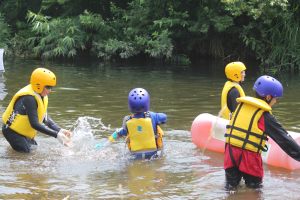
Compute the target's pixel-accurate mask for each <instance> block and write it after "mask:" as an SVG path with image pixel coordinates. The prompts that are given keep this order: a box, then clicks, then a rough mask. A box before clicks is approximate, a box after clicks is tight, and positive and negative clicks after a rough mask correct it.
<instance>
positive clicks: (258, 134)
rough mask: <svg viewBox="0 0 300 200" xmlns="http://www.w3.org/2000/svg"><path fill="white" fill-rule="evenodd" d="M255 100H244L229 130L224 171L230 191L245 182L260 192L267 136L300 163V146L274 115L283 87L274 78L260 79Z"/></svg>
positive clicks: (240, 102) (227, 132)
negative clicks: (272, 111) (274, 108)
mask: <svg viewBox="0 0 300 200" xmlns="http://www.w3.org/2000/svg"><path fill="white" fill-rule="evenodd" d="M253 90H254V91H255V93H256V98H254V97H249V96H245V97H240V98H238V99H237V101H238V102H239V104H238V106H237V108H236V110H235V111H234V113H233V116H232V118H231V120H230V122H229V125H228V126H227V127H226V133H225V138H226V144H225V154H224V169H225V176H226V188H228V189H232V188H235V187H236V186H237V185H238V184H239V183H240V181H241V179H242V178H243V179H244V180H245V184H246V186H248V187H250V188H259V187H261V185H262V180H263V176H264V171H263V162H262V157H261V152H262V151H267V147H266V141H267V136H269V137H271V138H272V139H273V140H274V141H275V142H276V143H277V144H278V145H279V146H280V148H281V149H282V150H283V151H285V152H286V153H287V154H288V155H289V156H291V157H292V158H294V159H295V160H297V161H300V146H299V145H298V144H297V143H296V141H295V140H294V139H293V138H292V137H291V136H290V135H289V134H288V132H287V131H286V130H285V129H284V128H283V127H282V125H281V124H280V123H279V122H278V121H277V120H276V118H275V117H274V116H273V115H272V113H271V110H272V106H273V105H274V104H276V102H277V100H278V98H280V97H282V96H283V87H282V84H281V83H280V82H279V81H278V80H276V79H275V78H273V77H271V76H267V75H264V76H261V77H259V78H258V79H257V80H256V81H255V83H254V86H253Z"/></svg>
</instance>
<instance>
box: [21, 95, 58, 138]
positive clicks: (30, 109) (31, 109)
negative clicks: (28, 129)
mask: <svg viewBox="0 0 300 200" xmlns="http://www.w3.org/2000/svg"><path fill="white" fill-rule="evenodd" d="M23 103H24V107H25V110H26V113H27V115H28V118H29V122H30V125H31V126H32V128H34V129H35V130H37V131H39V132H41V133H44V134H46V135H49V136H52V137H55V138H56V137H57V133H58V131H56V130H53V129H51V128H49V127H47V126H45V125H43V124H41V123H39V120H38V114H37V102H36V100H35V98H34V97H33V96H26V97H24V100H23Z"/></svg>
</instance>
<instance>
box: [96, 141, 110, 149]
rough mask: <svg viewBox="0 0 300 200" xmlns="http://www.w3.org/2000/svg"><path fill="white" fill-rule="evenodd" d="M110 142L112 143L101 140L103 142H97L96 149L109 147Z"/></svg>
mask: <svg viewBox="0 0 300 200" xmlns="http://www.w3.org/2000/svg"><path fill="white" fill-rule="evenodd" d="M109 144H110V142H109V141H104V142H101V143H97V144H96V145H95V149H96V150H100V149H103V148H105V147H107V146H108V145H109Z"/></svg>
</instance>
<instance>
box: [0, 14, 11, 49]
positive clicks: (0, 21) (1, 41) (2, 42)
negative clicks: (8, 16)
mask: <svg viewBox="0 0 300 200" xmlns="http://www.w3.org/2000/svg"><path fill="white" fill-rule="evenodd" d="M0 30H1V31H0V48H4V49H7V45H8V43H9V39H10V28H9V26H8V24H7V23H6V22H5V21H4V18H3V16H2V14H1V13H0Z"/></svg>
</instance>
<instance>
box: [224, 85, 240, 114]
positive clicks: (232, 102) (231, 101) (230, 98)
mask: <svg viewBox="0 0 300 200" xmlns="http://www.w3.org/2000/svg"><path fill="white" fill-rule="evenodd" d="M239 97H241V95H240V93H239V91H238V89H236V88H235V87H233V88H231V89H230V90H229V91H228V95H227V107H228V109H229V110H230V113H233V112H234V110H235V109H236V107H237V105H238V102H237V101H236V99H237V98H239Z"/></svg>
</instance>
